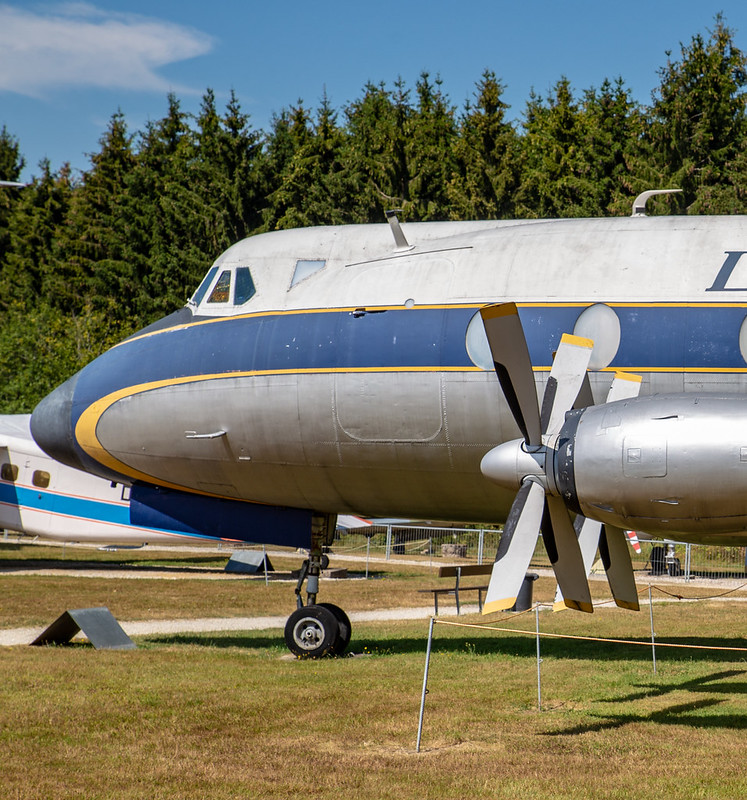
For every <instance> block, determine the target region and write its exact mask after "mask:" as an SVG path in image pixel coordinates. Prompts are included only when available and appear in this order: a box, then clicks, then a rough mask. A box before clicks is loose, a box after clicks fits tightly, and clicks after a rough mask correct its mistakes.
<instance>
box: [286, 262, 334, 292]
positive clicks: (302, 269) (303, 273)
mask: <svg viewBox="0 0 747 800" xmlns="http://www.w3.org/2000/svg"><path fill="white" fill-rule="evenodd" d="M326 263H327V262H326V261H323V260H313V259H308V258H304V259H300V260H299V261H296V271H295V272H294V273H293V279H292V280H291V288H292V287H293V286H295V285H296V284H297V283H300V282H301V281H302V280H303V279H304V278H308V277H309V275H313V274H314V273H315V272H318V271H319V270H320V269H324V266H325V264H326Z"/></svg>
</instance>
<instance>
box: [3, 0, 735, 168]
mask: <svg viewBox="0 0 747 800" xmlns="http://www.w3.org/2000/svg"><path fill="white" fill-rule="evenodd" d="M719 11H722V12H723V14H724V16H725V19H726V21H727V23H728V24H729V25H730V27H732V28H733V29H735V31H736V42H737V45H738V46H739V47H741V48H742V49H743V50H747V3H745V2H744V0H739V1H734V0H715V1H714V2H711V0H697V1H696V0H648V2H645V3H640V2H638V3H634V2H629V3H611V2H604V0H601V1H600V0H595V1H593V0H565V2H562V3H560V2H539V0H524V1H523V2H518V3H517V2H515V0H511V1H510V2H509V1H508V0H492V2H490V1H489V0H474V1H472V2H470V0H463V2H461V3H457V2H455V1H454V0H452V2H443V1H442V0H430V1H429V2H426V1H425V0H398V1H397V2H394V0H378V1H377V2H376V3H361V2H356V0H347V2H344V3H341V2H337V1H336V0H327V2H325V3H309V2H299V1H298V0H284V2H282V3H268V2H266V0H262V2H257V1H256V0H243V1H242V0H213V1H212V2H204V0H147V2H146V0H127V2H124V1H123V0H91V2H34V0H23V1H22V2H19V1H16V2H13V1H12V0H10V1H9V0H0V126H2V125H5V126H6V127H7V128H8V130H9V131H10V133H11V134H13V135H14V136H16V137H17V138H18V140H19V141H20V145H21V150H22V152H23V154H24V156H25V158H26V162H27V168H26V170H25V171H24V176H23V177H24V178H25V179H28V178H29V177H30V176H31V175H33V174H38V172H39V170H38V166H37V165H38V162H39V160H40V159H41V158H43V157H45V156H46V157H48V158H49V159H50V161H51V163H52V167H53V169H58V168H59V166H60V165H61V164H62V163H63V162H64V161H69V162H70V163H71V164H72V165H73V167H74V168H76V169H79V170H82V169H85V168H86V167H87V166H88V163H89V162H88V158H87V156H86V154H87V153H91V152H95V151H96V150H97V148H98V144H97V143H98V140H99V138H100V137H101V135H102V133H103V131H104V130H105V128H106V125H107V122H108V120H109V118H110V117H111V115H112V114H113V113H114V112H116V111H117V110H118V109H121V110H122V112H123V113H124V114H125V116H126V118H127V120H128V124H129V126H130V130H131V131H136V130H139V129H141V128H142V126H143V125H144V124H145V122H146V121H147V120H148V119H159V118H161V117H162V116H163V115H164V114H165V112H166V95H167V93H168V92H169V91H174V92H175V93H176V94H177V96H178V97H179V98H180V99H181V101H182V105H183V107H184V108H185V109H186V110H188V111H196V110H197V109H198V108H199V103H200V98H201V96H202V94H203V92H204V91H205V89H206V88H207V87H210V88H212V89H213V90H214V91H215V93H216V97H217V99H218V105H219V107H221V108H222V107H223V105H224V103H225V100H226V99H227V97H228V94H229V92H230V91H231V89H233V90H235V92H236V94H237V96H238V98H239V101H240V103H241V105H242V108H243V110H244V111H245V112H246V113H249V114H250V115H251V120H252V123H253V125H254V127H256V128H267V127H268V126H269V123H270V119H271V117H272V114H273V113H274V112H278V111H280V110H281V109H283V108H284V107H287V106H289V105H291V104H293V103H295V102H296V101H297V100H298V99H299V98H300V99H303V100H304V102H305V103H306V105H307V106H310V107H312V108H314V107H316V106H317V105H318V103H319V100H320V98H321V97H322V95H323V93H324V92H325V90H326V93H327V95H328V97H329V99H330V101H331V103H332V105H333V106H334V107H335V108H342V107H343V106H344V105H345V104H346V103H348V102H350V101H352V100H354V99H356V98H357V97H359V96H360V95H361V93H362V90H363V87H364V85H365V84H366V82H368V81H373V82H375V83H379V82H381V81H383V82H385V83H386V84H387V85H389V86H391V84H392V83H393V81H394V80H395V79H396V78H397V77H398V76H401V77H402V78H403V79H404V80H405V81H406V83H407V84H408V85H409V86H414V84H415V81H416V80H417V78H418V76H419V74H420V73H421V72H422V71H424V70H426V71H428V72H430V73H431V75H433V76H434V77H435V76H436V75H440V77H441V78H442V80H443V88H444V90H445V91H446V92H447V93H448V95H449V97H450V99H451V101H452V102H453V103H454V104H455V105H456V106H458V107H459V108H461V107H463V105H464V102H465V100H466V99H467V98H468V97H470V96H471V95H472V93H473V91H474V86H475V83H476V81H478V80H479V78H480V75H481V74H482V72H483V70H485V69H486V68H487V69H492V70H493V71H494V72H495V73H496V74H497V76H498V77H499V78H500V79H501V80H502V81H503V82H504V84H505V85H506V92H505V95H504V99H505V100H506V101H507V102H508V103H509V104H510V105H511V111H510V114H511V115H512V116H513V117H516V118H520V117H521V114H522V112H523V110H524V106H525V103H526V100H527V99H528V97H529V93H530V91H531V90H532V89H534V90H535V91H536V92H537V93H539V94H542V95H545V94H547V92H548V91H549V89H550V87H551V86H552V85H553V84H554V83H555V82H556V81H557V80H558V79H559V78H560V77H561V76H566V77H568V78H569V79H570V81H571V83H572V85H573V87H574V89H575V90H576V92H577V93H580V92H581V91H582V90H584V89H586V88H589V87H591V86H599V84H600V83H601V82H602V81H603V80H604V79H605V78H610V79H614V78H616V77H618V76H621V77H622V78H623V79H624V81H625V83H626V85H627V86H628V87H629V88H630V89H631V90H632V92H633V95H634V97H635V98H636V99H637V100H639V101H641V102H644V103H646V102H648V101H649V100H650V97H651V92H652V90H653V89H654V88H655V87H656V86H657V85H658V74H657V70H658V69H659V68H660V67H661V66H663V65H664V64H665V63H666V51H667V50H670V51H672V53H673V55H674V56H678V54H679V49H680V42H688V41H689V40H690V39H691V38H692V36H693V35H694V34H696V33H702V34H703V35H707V30H708V29H709V28H711V27H712V25H713V20H714V17H715V15H716V13H717V12H719ZM0 177H2V176H0Z"/></svg>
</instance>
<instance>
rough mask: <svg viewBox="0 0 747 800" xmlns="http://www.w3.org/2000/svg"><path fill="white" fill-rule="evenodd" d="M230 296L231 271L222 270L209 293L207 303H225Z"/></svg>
mask: <svg viewBox="0 0 747 800" xmlns="http://www.w3.org/2000/svg"><path fill="white" fill-rule="evenodd" d="M230 294H231V270H230V269H224V270H223V272H221V275H220V278H218V280H217V281H216V283H215V286H214V287H213V291H212V292H210V297H208V300H207V301H208V303H227V302H228V298H229V296H230Z"/></svg>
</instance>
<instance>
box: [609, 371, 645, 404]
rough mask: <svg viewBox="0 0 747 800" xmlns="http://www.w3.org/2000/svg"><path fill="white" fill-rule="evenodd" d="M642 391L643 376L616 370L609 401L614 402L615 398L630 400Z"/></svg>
mask: <svg viewBox="0 0 747 800" xmlns="http://www.w3.org/2000/svg"><path fill="white" fill-rule="evenodd" d="M640 391H641V376H640V375H633V374H632V373H631V372H616V373H615V377H614V378H613V379H612V385H611V386H610V390H609V393H608V394H607V402H608V403H613V402H614V401H615V400H630V399H631V398H633V397H638V394H639V392H640Z"/></svg>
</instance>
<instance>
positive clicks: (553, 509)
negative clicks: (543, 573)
mask: <svg viewBox="0 0 747 800" xmlns="http://www.w3.org/2000/svg"><path fill="white" fill-rule="evenodd" d="M546 501H547V512H548V513H547V514H546V515H545V516H544V518H543V520H542V538H543V539H544V542H545V549H546V550H547V554H548V555H549V556H550V562H551V563H552V567H553V569H554V570H555V577H556V578H557V580H558V585H559V586H560V590H561V591H562V593H563V602H564V603H565V604H566V605H567V606H568V608H575V609H576V610H577V611H585V612H587V613H589V614H591V613H592V612H593V611H594V607H593V605H592V603H591V594H590V593H589V583H588V581H587V580H586V569H585V568H584V560H583V556H582V555H581V548H580V547H579V544H578V539H577V538H576V531H575V530H574V529H573V525H572V524H571V518H570V516H569V514H568V510H567V509H566V507H565V503H564V502H563V499H562V498H560V497H556V496H554V495H548V496H547V498H546Z"/></svg>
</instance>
